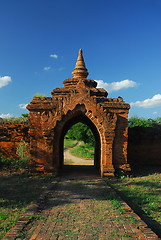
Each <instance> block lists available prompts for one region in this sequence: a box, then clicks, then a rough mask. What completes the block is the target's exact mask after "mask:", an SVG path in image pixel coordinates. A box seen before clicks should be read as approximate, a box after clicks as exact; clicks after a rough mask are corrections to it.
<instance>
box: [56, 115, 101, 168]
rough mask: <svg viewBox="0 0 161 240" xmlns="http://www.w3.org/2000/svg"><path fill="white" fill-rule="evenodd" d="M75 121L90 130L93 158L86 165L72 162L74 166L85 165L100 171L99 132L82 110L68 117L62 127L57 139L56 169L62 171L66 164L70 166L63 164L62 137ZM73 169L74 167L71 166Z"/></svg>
mask: <svg viewBox="0 0 161 240" xmlns="http://www.w3.org/2000/svg"><path fill="white" fill-rule="evenodd" d="M77 123H83V124H85V125H86V126H87V127H88V128H89V129H90V130H91V132H92V134H93V137H94V158H93V163H92V164H90V165H88V166H87V164H74V165H75V166H79V167H80V166H81V165H82V167H87V168H90V167H91V168H95V169H97V172H100V159H101V140H100V135H99V132H98V130H97V128H96V126H95V125H94V123H93V122H92V121H91V120H90V119H89V118H88V117H87V116H86V115H85V114H84V113H82V112H78V113H77V115H76V116H74V117H72V118H70V119H68V120H67V121H66V122H65V124H64V125H63V127H62V130H61V134H60V139H59V163H58V166H59V167H58V170H60V171H62V170H63V169H64V168H65V167H66V166H67V165H68V166H70V167H71V168H72V166H71V165H70V164H65V162H64V138H65V136H66V134H67V132H68V130H69V129H71V127H72V126H74V125H76V124H77ZM73 169H74V167H73Z"/></svg>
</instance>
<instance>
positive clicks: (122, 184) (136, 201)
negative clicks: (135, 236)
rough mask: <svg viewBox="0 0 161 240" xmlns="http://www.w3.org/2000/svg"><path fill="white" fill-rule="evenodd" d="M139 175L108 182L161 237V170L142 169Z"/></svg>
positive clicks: (138, 171)
mask: <svg viewBox="0 0 161 240" xmlns="http://www.w3.org/2000/svg"><path fill="white" fill-rule="evenodd" d="M135 173H137V175H135V176H131V177H124V176H122V177H121V178H117V179H112V180H110V181H109V180H108V183H110V185H111V186H112V187H113V188H114V189H116V190H117V191H118V193H119V194H120V195H121V197H122V198H123V199H124V200H125V201H126V202H127V203H128V204H129V205H130V206H131V207H132V209H134V210H135V212H136V213H137V214H139V215H140V216H141V217H142V219H143V220H144V221H145V222H146V223H147V224H148V225H149V226H150V227H151V228H152V229H153V230H154V231H155V232H156V233H157V234H158V235H159V237H161V211H160V210H161V169H159V168H156V169H154V168H153V169H152V168H149V169H148V168H147V169H146V170H145V168H143V167H142V168H140V169H138V170H137V171H136V170H135Z"/></svg>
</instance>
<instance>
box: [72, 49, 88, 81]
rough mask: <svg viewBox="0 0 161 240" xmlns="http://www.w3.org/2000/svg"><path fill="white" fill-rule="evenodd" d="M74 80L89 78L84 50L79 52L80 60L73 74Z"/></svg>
mask: <svg viewBox="0 0 161 240" xmlns="http://www.w3.org/2000/svg"><path fill="white" fill-rule="evenodd" d="M72 75H73V78H80V77H81V78H87V76H88V71H87V68H86V66H85V63H84V59H83V55H82V49H80V50H79V55H78V59H77V62H76V65H75V68H74V70H73V72H72Z"/></svg>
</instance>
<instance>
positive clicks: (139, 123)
mask: <svg viewBox="0 0 161 240" xmlns="http://www.w3.org/2000/svg"><path fill="white" fill-rule="evenodd" d="M128 127H129V128H133V127H154V128H161V117H157V118H155V119H152V118H148V119H146V118H139V117H138V116H133V117H131V118H129V120H128Z"/></svg>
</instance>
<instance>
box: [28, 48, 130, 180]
mask: <svg viewBox="0 0 161 240" xmlns="http://www.w3.org/2000/svg"><path fill="white" fill-rule="evenodd" d="M72 75H73V78H69V79H66V80H65V81H64V82H63V84H64V87H63V88H56V89H54V90H53V91H52V92H51V95H52V97H46V98H34V99H33V100H32V101H31V102H30V104H29V105H28V106H27V109H28V110H29V124H30V128H29V135H30V154H31V161H30V167H31V168H32V169H34V170H37V171H43V172H52V171H58V170H59V169H60V168H61V167H62V166H63V140H64V136H65V134H66V132H67V131H68V129H69V128H70V127H71V126H72V125H73V124H75V123H77V122H80V121H81V122H83V123H85V124H87V125H88V126H89V127H90V128H91V130H92V132H93V134H94V137H95V159H94V160H95V161H94V162H95V166H96V167H97V168H98V169H99V171H100V174H101V176H113V175H114V171H115V169H124V170H125V171H126V170H127V171H129V170H130V167H129V165H128V164H127V143H128V128H127V119H128V112H129V108H130V106H129V104H126V103H124V101H123V99H122V98H121V97H118V98H114V99H112V98H107V95H108V94H107V92H106V91H105V90H104V89H101V88H96V87H97V82H95V81H94V80H91V79H87V76H88V72H87V69H86V67H85V63H84V59H83V56H82V50H80V51H79V56H78V59H77V63H76V66H75V69H74V71H73V73H72Z"/></svg>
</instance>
